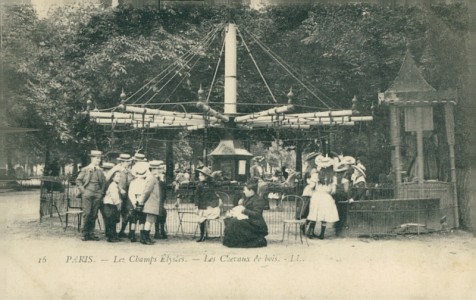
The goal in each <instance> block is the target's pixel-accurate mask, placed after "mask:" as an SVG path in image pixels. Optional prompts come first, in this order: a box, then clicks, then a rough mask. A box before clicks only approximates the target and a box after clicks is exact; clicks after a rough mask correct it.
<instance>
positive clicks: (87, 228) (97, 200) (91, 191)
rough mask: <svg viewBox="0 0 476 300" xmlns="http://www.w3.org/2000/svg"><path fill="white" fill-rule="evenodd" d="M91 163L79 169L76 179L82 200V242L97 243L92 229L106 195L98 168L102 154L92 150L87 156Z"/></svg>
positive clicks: (104, 180)
mask: <svg viewBox="0 0 476 300" xmlns="http://www.w3.org/2000/svg"><path fill="white" fill-rule="evenodd" d="M89 156H90V157H91V163H90V164H89V165H88V166H86V167H84V168H83V169H81V172H80V173H79V175H78V178H76V185H77V186H78V188H79V191H80V193H81V197H82V200H83V219H84V221H83V241H98V240H99V237H97V236H95V235H94V227H95V225H96V219H97V216H98V210H99V207H100V205H101V202H102V199H103V198H104V195H105V193H106V177H105V175H104V172H103V170H102V169H101V168H100V167H99V164H100V163H101V158H102V152H101V151H96V150H93V151H91V153H90V154H89Z"/></svg>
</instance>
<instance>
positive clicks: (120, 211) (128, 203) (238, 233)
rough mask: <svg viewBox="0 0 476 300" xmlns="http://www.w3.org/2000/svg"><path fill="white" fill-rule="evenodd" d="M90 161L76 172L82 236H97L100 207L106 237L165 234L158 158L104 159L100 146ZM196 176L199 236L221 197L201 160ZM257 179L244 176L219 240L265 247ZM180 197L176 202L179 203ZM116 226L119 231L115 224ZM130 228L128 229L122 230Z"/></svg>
mask: <svg viewBox="0 0 476 300" xmlns="http://www.w3.org/2000/svg"><path fill="white" fill-rule="evenodd" d="M89 156H90V160H91V163H90V164H89V165H87V166H85V167H84V168H82V169H81V171H80V173H79V175H78V176H77V178H76V185H77V187H78V191H79V193H78V195H77V197H81V198H82V207H83V219H84V222H83V229H82V232H83V235H82V240H83V241H98V240H99V237H98V236H96V235H95V224H96V219H97V217H98V213H99V212H100V213H101V214H102V216H103V219H104V222H105V235H106V240H107V241H108V242H110V243H114V242H118V241H121V239H122V238H128V239H129V240H130V241H131V242H137V240H138V239H137V236H136V232H139V241H140V243H142V244H144V245H153V244H154V243H155V241H154V240H153V239H152V238H151V231H152V228H153V227H155V235H154V239H167V233H166V230H165V224H166V219H167V210H166V209H165V201H166V184H165V178H164V176H165V164H164V162H163V161H160V160H151V161H147V159H146V157H145V156H144V155H143V154H140V153H136V154H135V155H134V156H132V157H131V156H130V155H129V154H125V153H124V154H120V155H119V157H118V158H117V160H118V163H117V164H116V165H114V164H111V163H106V162H104V163H102V164H101V159H102V152H101V151H97V150H93V151H91V153H90V155H89ZM195 170H196V173H195V178H196V179H197V180H198V184H197V185H196V189H195V193H194V197H193V198H194V204H195V206H196V211H195V212H196V214H197V217H198V226H199V228H200V238H199V239H198V240H197V242H203V241H204V240H205V239H206V237H207V234H206V229H207V226H206V225H207V222H208V221H209V220H212V219H217V218H219V217H220V215H221V206H222V205H223V203H222V202H221V199H220V197H219V196H218V195H217V193H216V189H215V184H214V180H213V176H212V174H213V173H212V171H211V170H210V169H209V168H208V167H207V166H205V165H204V164H200V165H198V166H197V168H196V169H195ZM257 188H258V184H257V181H250V182H248V183H247V184H246V185H245V186H244V188H243V195H244V196H243V199H241V200H240V201H239V202H238V205H237V206H236V207H234V208H233V210H232V211H230V212H229V214H228V215H227V217H226V219H225V230H224V239H223V244H224V245H225V246H228V247H245V248H249V247H264V246H266V245H267V241H266V239H265V237H266V236H267V234H268V227H267V225H266V223H265V221H264V219H263V209H264V208H265V205H264V201H263V200H262V198H261V197H259V196H258V195H257ZM178 204H179V203H177V205H178ZM119 223H120V224H121V225H120V228H121V229H120V231H119V232H117V227H118V224H119ZM127 228H128V233H127V234H126V230H127Z"/></svg>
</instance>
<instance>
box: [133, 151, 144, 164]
mask: <svg viewBox="0 0 476 300" xmlns="http://www.w3.org/2000/svg"><path fill="white" fill-rule="evenodd" d="M133 160H134V162H138V161H147V158H145V155H144V154H142V153H136V154H134V157H133Z"/></svg>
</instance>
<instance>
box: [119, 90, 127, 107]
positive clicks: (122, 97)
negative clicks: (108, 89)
mask: <svg viewBox="0 0 476 300" xmlns="http://www.w3.org/2000/svg"><path fill="white" fill-rule="evenodd" d="M119 97H121V104H124V103H125V102H126V93H125V92H124V88H122V92H121V95H120V96H119Z"/></svg>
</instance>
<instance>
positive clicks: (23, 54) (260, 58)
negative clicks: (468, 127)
mask: <svg viewBox="0 0 476 300" xmlns="http://www.w3.org/2000/svg"><path fill="white" fill-rule="evenodd" d="M5 15H6V18H5V20H4V22H5V26H4V37H3V40H4V47H3V49H2V53H1V55H2V59H3V60H4V61H5V62H7V63H6V65H5V70H6V71H5V72H6V73H7V74H8V76H7V80H8V82H9V87H10V88H9V92H8V97H9V99H10V103H12V105H11V106H9V118H10V121H11V122H12V123H14V124H19V125H22V126H28V127H35V128H43V129H47V130H43V131H42V132H41V133H38V134H36V135H34V138H31V139H25V140H23V141H22V144H23V145H24V146H25V147H24V148H25V149H30V150H31V151H33V152H35V153H36V155H37V156H39V155H40V153H41V151H43V150H44V148H45V145H46V144H47V143H49V144H50V145H51V146H52V147H51V148H52V149H57V152H58V155H59V157H60V158H61V159H63V160H67V159H71V158H78V157H80V156H81V155H84V153H86V151H87V150H89V149H92V148H99V149H111V148H114V147H118V148H121V149H123V150H128V151H131V150H134V149H137V148H138V147H139V146H138V144H140V143H141V142H140V141H142V144H141V146H143V145H144V141H145V140H146V139H144V133H143V132H138V131H134V132H132V131H125V132H120V131H118V132H116V133H115V136H114V137H113V135H112V133H111V132H110V129H108V128H102V127H99V126H96V125H94V124H92V123H90V122H88V120H86V119H85V117H84V116H82V115H79V114H78V112H80V111H83V110H84V109H85V106H86V101H87V100H88V99H91V100H92V101H93V103H94V106H95V107H96V108H97V109H104V108H110V107H114V106H116V105H118V104H119V103H120V98H119V95H120V93H121V91H122V89H125V91H126V93H127V95H128V96H129V95H131V94H132V93H133V92H135V91H137V90H138V89H139V88H141V87H142V86H144V84H146V83H148V82H150V83H149V85H147V86H146V87H147V89H146V90H150V91H151V92H150V93H149V94H146V95H145V96H144V97H143V98H142V100H141V101H143V102H146V101H147V100H150V101H151V102H159V103H163V105H164V106H163V108H164V109H181V108H180V107H178V106H175V107H174V106H166V105H167V103H170V102H178V103H180V102H183V103H186V102H194V101H196V100H197V98H198V96H197V90H198V87H199V85H200V84H202V85H203V87H204V89H205V92H206V95H208V92H211V94H210V103H212V106H213V107H214V108H215V109H217V110H221V109H222V108H223V106H222V104H221V103H222V102H223V96H222V92H223V83H224V78H223V75H222V71H223V65H221V66H219V71H220V72H218V74H219V75H218V76H217V78H216V83H215V85H214V89H213V90H212V91H209V89H210V86H211V82H212V78H213V73H214V69H215V67H216V63H217V60H218V55H219V53H220V49H221V46H222V44H221V37H222V36H221V35H220V36H218V38H217V39H216V40H214V41H213V42H212V43H210V45H209V47H208V48H207V49H204V48H196V47H197V45H199V43H200V41H202V40H203V39H204V38H205V37H206V36H207V34H208V33H210V32H211V31H212V30H213V29H214V28H216V27H217V26H221V25H222V24H224V23H226V22H235V23H236V24H238V26H239V30H240V31H239V33H240V35H239V49H238V59H239V65H238V76H239V89H238V94H239V95H238V99H239V100H238V101H239V103H240V105H239V106H238V110H239V112H242V113H245V112H251V111H257V110H260V109H261V108H265V107H269V106H271V105H275V103H274V100H273V99H272V97H271V95H269V93H268V91H267V89H266V88H265V86H264V84H263V82H262V80H261V76H260V75H259V73H258V72H257V71H256V69H255V66H254V63H253V61H252V59H251V57H250V55H249V53H248V51H247V50H246V48H247V47H248V48H249V49H250V50H251V53H252V55H253V58H254V59H255V61H256V62H257V63H258V65H259V67H260V70H261V72H262V74H263V76H264V77H265V79H266V81H267V82H268V84H269V86H270V87H271V89H272V91H273V93H274V95H275V98H276V101H277V102H278V103H283V102H286V101H287V97H286V94H287V93H288V91H289V89H290V88H291V87H292V88H293V91H294V93H295V95H296V97H295V103H296V104H298V105H299V106H302V107H303V106H308V107H313V108H314V109H315V110H323V109H327V107H328V106H330V107H332V108H347V109H348V108H350V107H351V99H352V97H353V96H354V95H356V96H357V98H358V99H359V103H358V105H359V110H360V111H361V112H362V113H363V114H371V113H372V111H371V106H372V104H373V105H374V106H376V105H377V99H376V98H377V93H378V92H379V91H384V90H385V89H386V88H388V87H389V85H390V84H391V82H392V81H393V79H394V78H395V76H396V74H397V72H398V70H399V67H400V65H401V62H402V59H403V57H404V54H405V52H406V50H407V48H408V49H410V51H411V53H412V54H413V56H414V58H415V60H416V62H417V65H418V66H419V67H420V68H421V70H422V72H423V75H424V76H425V78H426V79H427V80H428V82H429V83H430V84H431V85H433V86H434V87H435V88H437V89H440V88H448V87H457V88H462V82H463V79H464V76H466V72H467V69H466V65H467V61H466V52H465V36H466V33H467V30H468V27H467V26H468V25H467V23H468V20H467V17H466V11H465V7H464V6H462V5H434V6H431V7H429V8H420V7H398V8H389V7H384V6H375V5H370V4H348V5H329V4H318V5H305V6H277V7H274V6H273V7H267V8H265V9H263V10H260V11H256V10H251V9H248V8H244V7H239V8H225V7H208V6H180V7H174V6H168V7H167V8H166V9H162V10H157V9H155V8H151V7H148V8H143V9H134V8H132V7H128V6H119V7H118V8H115V9H106V10H104V9H99V8H97V7H95V6H92V5H83V6H80V7H61V8H58V9H56V10H55V11H53V12H51V15H50V16H49V17H48V18H46V19H42V20H39V19H38V18H37V17H36V15H35V14H34V11H33V9H32V8H31V7H28V6H26V7H25V6H12V7H9V8H7V11H6V12H5ZM242 37H243V38H244V39H242ZM259 42H262V43H263V44H264V45H266V46H267V47H269V48H267V50H266V51H264V50H263V49H262V48H261V47H260V44H259ZM191 49H194V50H193V51H194V52H193V53H194V54H195V56H194V59H192V60H189V59H187V56H185V57H184V56H183V55H184V54H186V53H188V51H190V50H191ZM269 50H272V52H273V53H275V54H277V55H279V57H281V58H283V59H284V60H285V61H286V63H288V64H289V66H291V69H289V67H288V70H289V71H292V72H294V73H293V74H294V76H293V75H291V74H290V73H288V72H287V71H286V70H284V68H283V67H282V66H281V65H280V64H279V63H277V62H276V61H275V60H274V59H272V58H271V57H270V55H269ZM198 58H200V59H199V60H198ZM173 62H178V65H180V66H181V68H179V69H177V77H176V78H175V79H174V80H173V81H171V82H170V84H169V85H168V86H166V87H165V88H164V89H163V90H161V91H160V93H159V94H158V95H157V96H155V97H154V98H152V99H151V97H152V95H154V93H156V92H157V91H158V90H159V89H160V88H162V83H163V82H159V80H158V79H154V76H156V75H157V74H159V73H160V72H161V71H163V70H165V69H166V68H167V66H169V65H170V64H171V63H173ZM295 77H298V78H299V79H300V80H301V81H303V82H306V83H307V84H308V86H309V88H310V89H311V90H312V91H313V93H314V95H312V94H311V93H310V92H309V91H308V90H306V89H305V88H304V87H303V86H301V85H300V84H299V83H298V81H297V80H296V78H295ZM138 95H140V94H138ZM316 96H317V97H316ZM465 101H467V100H465V99H463V98H461V99H460V103H462V104H463V105H461V107H463V109H460V108H459V107H458V106H457V115H456V119H457V125H461V124H462V122H464V103H465ZM246 104H248V105H246ZM251 104H252V105H251ZM256 104H260V105H261V106H256ZM267 105H269V106H267ZM184 107H186V109H187V110H189V111H194V110H195V109H196V108H194V107H190V106H184ZM300 109H303V108H298V111H299V110H300ZM373 113H374V116H375V121H374V122H373V123H372V124H364V125H361V126H356V127H354V128H344V129H342V128H330V129H329V128H328V129H325V130H321V129H318V130H314V131H312V132H311V133H307V132H301V133H299V132H296V131H285V130H278V131H269V130H268V131H267V130H258V131H255V132H242V133H240V134H241V137H242V138H246V139H251V140H253V139H255V140H264V141H266V142H267V143H268V145H271V141H272V140H273V139H275V138H277V136H278V135H279V137H280V138H282V139H286V140H287V141H285V145H288V144H293V143H296V142H297V141H298V140H300V139H303V140H307V142H308V145H305V146H304V149H308V148H309V147H311V146H310V145H311V144H314V143H316V141H315V140H314V138H315V137H319V136H321V137H322V136H328V135H329V133H333V143H334V145H333V146H334V147H335V149H336V150H337V152H340V151H342V152H344V153H345V154H352V155H359V156H363V157H365V158H366V160H367V163H370V162H372V164H374V166H373V168H372V169H371V170H373V171H370V174H369V175H370V176H371V177H373V178H376V176H377V175H378V173H380V172H382V171H384V170H387V169H388V167H389V160H381V159H377V158H380V157H389V153H390V148H389V137H388V116H387V113H388V112H387V109H386V108H376V109H375V111H374V112H373ZM457 128H458V132H457V138H458V147H459V148H458V151H459V153H464V151H465V147H466V146H465V145H466V141H465V133H464V129H463V126H457ZM159 134H160V138H159V140H167V139H174V138H175V137H176V136H177V132H176V131H161V132H160V133H159ZM220 134H221V132H219V131H214V130H210V132H209V137H210V138H211V139H212V141H214V143H216V142H217V140H218V138H219V136H220ZM183 136H184V137H187V136H188V135H187V134H183ZM310 136H311V137H310ZM188 137H189V136H188ZM193 138H195V139H196V140H200V139H201V136H198V137H196V136H195V137H192V139H193ZM152 139H153V138H152ZM152 139H151V140H152ZM113 140H114V141H115V145H112V144H111V143H112V141H113ZM179 148H180V149H182V150H183V149H187V147H185V145H181V146H180V147H179ZM183 155H184V157H189V156H191V155H196V153H195V154H192V151H191V150H190V149H189V150H186V151H184V152H183ZM464 159H465V156H464V155H463V156H459V165H460V166H461V165H464Z"/></svg>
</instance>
